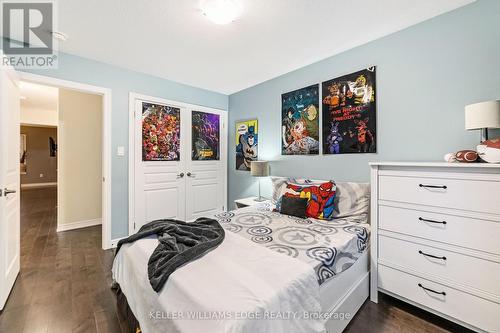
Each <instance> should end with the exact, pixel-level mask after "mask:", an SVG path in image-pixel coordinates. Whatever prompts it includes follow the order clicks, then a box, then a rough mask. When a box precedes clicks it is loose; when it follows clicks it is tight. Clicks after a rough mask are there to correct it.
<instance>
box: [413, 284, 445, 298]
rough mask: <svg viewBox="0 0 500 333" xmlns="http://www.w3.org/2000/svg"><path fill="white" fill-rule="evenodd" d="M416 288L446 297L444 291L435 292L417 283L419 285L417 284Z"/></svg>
mask: <svg viewBox="0 0 500 333" xmlns="http://www.w3.org/2000/svg"><path fill="white" fill-rule="evenodd" d="M418 286H419V287H420V288H422V289H423V290H427V291H430V292H431V293H434V294H439V295H443V296H446V293H445V292H444V291H435V290H433V289H431V288H427V287H424V286H423V285H422V284H421V283H419V284H418Z"/></svg>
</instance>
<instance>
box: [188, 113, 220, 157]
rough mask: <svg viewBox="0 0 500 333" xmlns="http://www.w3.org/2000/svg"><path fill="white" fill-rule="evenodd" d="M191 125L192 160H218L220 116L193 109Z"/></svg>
mask: <svg viewBox="0 0 500 333" xmlns="http://www.w3.org/2000/svg"><path fill="white" fill-rule="evenodd" d="M191 126H192V127H191V128H192V132H191V133H192V134H191V135H192V136H191V138H192V140H191V142H192V144H191V145H192V147H191V158H192V160H193V161H204V160H212V161H213V160H219V158H220V156H219V149H220V148H219V143H220V116H219V115H218V114H215V113H206V112H201V111H193V113H192V114H191Z"/></svg>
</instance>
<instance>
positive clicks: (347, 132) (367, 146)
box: [322, 66, 377, 154]
mask: <svg viewBox="0 0 500 333" xmlns="http://www.w3.org/2000/svg"><path fill="white" fill-rule="evenodd" d="M322 90H323V125H322V126H323V154H347V153H375V152H376V151H377V140H376V135H375V134H376V133H375V131H376V128H375V127H376V101H375V66H374V67H370V68H367V69H364V70H361V71H358V72H355V73H352V74H348V75H344V76H341V77H339V78H336V79H333V80H329V81H325V82H323V84H322Z"/></svg>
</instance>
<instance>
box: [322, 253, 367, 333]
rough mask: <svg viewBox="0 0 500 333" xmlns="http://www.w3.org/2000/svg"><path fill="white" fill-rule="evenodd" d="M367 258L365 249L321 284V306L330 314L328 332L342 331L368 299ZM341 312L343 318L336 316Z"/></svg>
mask: <svg viewBox="0 0 500 333" xmlns="http://www.w3.org/2000/svg"><path fill="white" fill-rule="evenodd" d="M369 258H370V255H369V251H365V252H364V253H363V254H362V255H361V257H359V259H358V260H356V262H355V263H354V264H353V265H352V266H351V267H350V268H348V269H347V270H345V271H344V272H342V273H341V274H339V275H338V276H336V277H334V278H332V279H330V280H328V281H326V282H325V283H324V284H323V285H321V287H320V291H321V306H322V308H323V309H330V310H329V311H328V312H329V313H330V314H331V317H330V319H329V320H328V321H327V323H326V330H327V332H328V333H340V332H342V331H343V330H344V329H345V328H346V326H347V325H348V324H349V322H350V321H351V320H352V318H353V317H354V316H355V315H356V313H357V312H358V310H359V308H360V307H361V305H363V303H364V302H365V301H366V299H368V295H369V291H370V290H369V289H370V287H369V284H370V269H369V261H370V260H369ZM323 311H325V310H323ZM335 314H336V315H337V316H336V315H335ZM343 314H345V318H343V319H342V318H339V317H338V316H340V315H343Z"/></svg>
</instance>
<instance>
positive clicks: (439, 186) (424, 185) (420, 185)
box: [418, 184, 448, 190]
mask: <svg viewBox="0 0 500 333" xmlns="http://www.w3.org/2000/svg"><path fill="white" fill-rule="evenodd" d="M418 187H426V188H442V189H443V190H446V189H447V188H448V186H446V185H426V184H418Z"/></svg>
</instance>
